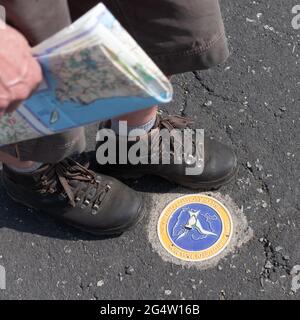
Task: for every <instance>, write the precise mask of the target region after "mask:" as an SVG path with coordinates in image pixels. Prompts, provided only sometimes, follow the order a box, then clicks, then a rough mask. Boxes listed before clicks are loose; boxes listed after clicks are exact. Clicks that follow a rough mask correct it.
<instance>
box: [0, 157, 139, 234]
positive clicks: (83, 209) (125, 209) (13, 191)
mask: <svg viewBox="0 0 300 320" xmlns="http://www.w3.org/2000/svg"><path fill="white" fill-rule="evenodd" d="M2 179H3V184H4V187H5V188H6V191H7V193H8V195H9V196H10V197H11V198H12V199H13V200H15V201H16V202H19V203H21V204H23V205H25V206H27V207H32V208H34V209H37V210H41V211H44V212H46V213H47V214H49V215H51V216H53V217H55V218H58V219H60V220H63V221H64V222H66V223H67V224H69V225H72V226H73V227H76V228H78V229H81V230H83V231H86V232H89V233H91V234H94V235H114V234H120V233H122V232H124V231H126V230H127V229H129V228H131V227H133V226H134V225H135V224H136V223H137V222H138V221H139V220H141V218H142V205H143V200H142V197H141V196H140V194H138V193H137V192H135V191H134V190H132V189H130V188H129V187H127V186H125V185H124V184H123V183H121V182H119V181H118V180H116V179H114V178H110V177H107V176H104V175H96V174H95V173H94V172H93V171H91V170H88V169H87V168H86V167H84V166H82V165H80V164H79V163H77V162H75V161H74V160H72V159H66V160H64V161H62V162H60V163H57V164H46V165H43V166H42V167H41V168H40V169H38V170H37V171H35V172H34V173H31V174H20V173H17V172H15V171H13V170H11V169H10V168H8V167H7V166H5V165H4V166H3V173H2Z"/></svg>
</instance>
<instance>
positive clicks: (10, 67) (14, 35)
mask: <svg viewBox="0 0 300 320" xmlns="http://www.w3.org/2000/svg"><path fill="white" fill-rule="evenodd" d="M41 81H42V71H41V67H40V65H39V63H38V62H37V61H36V60H35V59H34V58H33V57H32V54H31V48H30V46H29V44H28V42H27V40H26V39H25V38H24V37H23V36H22V35H21V34H20V33H19V32H18V31H16V30H15V29H13V28H11V27H9V26H6V28H4V29H1V30H0V117H1V116H3V114H4V113H8V112H13V111H15V110H16V109H17V107H18V105H19V104H20V102H21V101H23V100H26V99H27V98H29V96H30V95H31V94H32V92H33V91H34V90H35V89H36V88H37V87H38V85H39V84H40V83H41Z"/></svg>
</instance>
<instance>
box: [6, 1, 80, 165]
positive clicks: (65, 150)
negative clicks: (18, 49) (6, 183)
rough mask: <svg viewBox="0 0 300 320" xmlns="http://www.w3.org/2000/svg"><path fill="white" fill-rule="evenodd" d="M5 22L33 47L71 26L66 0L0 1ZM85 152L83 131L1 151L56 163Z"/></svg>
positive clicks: (12, 146)
mask: <svg viewBox="0 0 300 320" xmlns="http://www.w3.org/2000/svg"><path fill="white" fill-rule="evenodd" d="M0 5H2V6H4V7H5V9H6V12H7V19H8V23H9V24H11V25H12V26H14V27H15V28H16V29H18V30H19V31H20V32H21V33H22V34H23V35H24V36H25V37H26V38H27V39H28V41H29V42H30V44H31V45H32V46H34V45H36V44H37V43H39V42H41V41H43V40H45V39H46V38H48V37H50V36H51V35H53V34H55V33H56V32H58V31H59V30H61V29H62V28H64V27H66V26H68V25H69V24H70V23H71V19H70V14H69V7H68V3H67V1H66V0H55V1H53V0H26V1H24V0H15V1H11V0H0ZM84 149H85V135H84V129H83V128H78V129H74V130H70V131H67V132H64V133H60V134H55V135H52V136H47V137H43V138H38V139H34V140H30V141H25V142H21V143H18V144H15V145H9V146H5V147H2V148H0V150H1V151H2V152H5V153H8V154H10V155H12V156H14V157H17V158H19V159H20V160H22V161H37V162H44V163H45V162H47V163H56V162H59V161H60V160H62V159H64V158H66V157H68V156H70V155H71V154H73V153H80V152H82V151H84Z"/></svg>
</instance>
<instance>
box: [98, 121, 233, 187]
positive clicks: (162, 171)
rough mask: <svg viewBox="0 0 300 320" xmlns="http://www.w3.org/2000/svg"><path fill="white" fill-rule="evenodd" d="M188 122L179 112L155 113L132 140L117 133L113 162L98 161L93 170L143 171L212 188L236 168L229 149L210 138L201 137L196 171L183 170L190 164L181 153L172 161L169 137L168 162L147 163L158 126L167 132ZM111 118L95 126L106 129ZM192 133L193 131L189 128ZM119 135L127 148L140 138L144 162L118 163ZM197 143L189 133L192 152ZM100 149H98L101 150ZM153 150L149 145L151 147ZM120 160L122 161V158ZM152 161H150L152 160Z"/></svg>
mask: <svg viewBox="0 0 300 320" xmlns="http://www.w3.org/2000/svg"><path fill="white" fill-rule="evenodd" d="M191 123H192V121H191V120H189V119H187V118H183V117H180V116H167V117H164V118H163V117H161V116H159V115H158V116H157V120H156V124H155V126H154V128H153V129H152V130H151V131H150V132H149V133H148V134H146V135H144V136H139V137H138V138H135V139H134V141H132V138H128V137H126V136H118V135H117V141H116V163H117V164H104V165H103V164H102V165H100V164H99V165H98V168H97V171H99V172H106V173H109V174H110V175H112V176H116V177H118V178H124V179H129V178H140V177H142V176H144V175H155V176H160V177H162V178H164V179H166V180H168V181H170V182H174V183H177V184H179V185H182V186H184V187H188V188H192V189H198V190H215V189H218V188H220V187H221V186H223V185H224V184H227V183H228V182H230V181H231V180H232V179H233V178H234V176H235V174H236V172H237V158H236V155H235V153H234V152H233V150H232V149H231V148H230V147H228V146H226V145H224V144H222V143H220V142H218V141H216V140H213V139H210V138H206V137H204V155H203V159H202V160H203V163H202V167H203V168H202V170H201V171H200V170H199V172H198V173H196V174H193V175H190V174H187V169H191V168H192V167H193V166H191V165H190V164H189V162H188V161H187V159H185V158H186V157H185V156H184V154H183V153H182V154H181V155H180V156H181V158H182V161H181V164H176V162H175V161H174V159H175V153H176V152H175V147H174V145H175V144H174V140H172V139H171V141H170V142H171V143H170V144H171V147H170V153H171V157H170V159H171V162H170V164H162V161H161V162H160V164H151V157H153V155H151V143H150V141H153V140H151V137H152V138H153V137H155V136H159V133H160V130H162V129H166V130H168V131H169V132H171V131H172V130H174V129H179V130H185V129H188V130H192V129H190V128H189V125H190V124H191ZM110 127H111V122H110V121H107V122H103V123H101V124H100V127H99V130H101V129H110ZM193 132H194V133H195V131H193ZM121 139H126V140H127V141H126V143H127V150H129V149H130V148H131V147H132V146H134V145H135V144H136V143H137V142H141V141H144V142H145V145H146V146H147V147H146V153H147V154H146V155H144V158H148V160H149V161H148V164H141V163H139V164H131V163H130V161H127V164H120V163H121V161H120V153H121V151H120V150H119V142H120V140H121ZM104 143H105V141H104V142H98V143H97V145H96V156H97V160H98V162H99V160H100V159H99V158H101V154H102V153H100V152H99V153H98V151H99V147H101V146H104ZM160 143H161V139H160ZM197 143H199V142H198V141H196V139H195V135H193V138H192V141H191V144H192V145H193V147H192V149H193V153H195V150H197V149H198V150H201V148H197V147H199V146H197V145H196V144H197ZM162 150H163V148H161V147H160V148H159V151H158V152H159V153H160V154H159V155H158V157H159V158H160V159H162V158H163V157H164V155H163V152H162ZM101 152H102V150H101ZM152 152H153V149H152ZM123 163H124V162H123ZM152 163H153V162H152Z"/></svg>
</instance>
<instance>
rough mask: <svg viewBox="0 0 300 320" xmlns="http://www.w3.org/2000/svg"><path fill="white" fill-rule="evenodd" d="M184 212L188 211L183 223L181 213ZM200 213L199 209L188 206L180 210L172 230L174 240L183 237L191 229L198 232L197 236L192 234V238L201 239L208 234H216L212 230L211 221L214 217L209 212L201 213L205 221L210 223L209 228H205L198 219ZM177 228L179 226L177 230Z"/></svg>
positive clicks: (215, 235)
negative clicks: (185, 220)
mask: <svg viewBox="0 0 300 320" xmlns="http://www.w3.org/2000/svg"><path fill="white" fill-rule="evenodd" d="M186 212H188V214H189V218H188V221H187V222H186V223H185V224H182V220H183V219H184V217H183V215H184V214H186ZM200 214H201V211H200V210H193V209H190V208H184V209H182V210H181V212H180V214H179V216H178V219H177V222H176V224H175V226H174V228H173V232H172V233H173V237H176V238H175V241H178V240H180V239H183V238H184V237H186V236H188V235H189V234H190V232H191V231H194V230H195V231H196V232H197V233H198V234H199V237H198V238H195V236H194V235H192V239H193V240H202V239H205V238H207V237H209V236H213V237H217V236H218V235H217V234H216V233H215V232H213V230H212V221H213V220H215V219H216V217H214V216H210V215H209V214H203V215H202V216H203V217H204V218H205V220H206V221H207V223H208V224H209V225H210V229H211V230H207V229H205V228H204V227H203V225H202V224H201V221H200V219H199V215H200ZM178 228H179V231H178Z"/></svg>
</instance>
